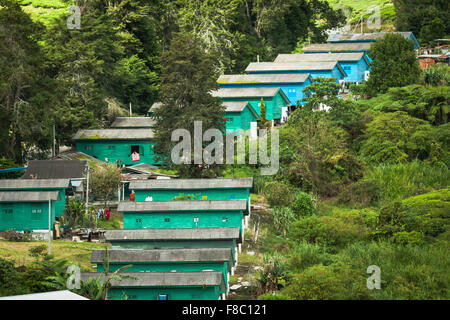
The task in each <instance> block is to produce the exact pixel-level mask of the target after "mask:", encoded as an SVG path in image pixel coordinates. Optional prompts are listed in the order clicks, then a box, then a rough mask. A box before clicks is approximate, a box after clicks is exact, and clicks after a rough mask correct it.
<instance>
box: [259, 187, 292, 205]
mask: <svg viewBox="0 0 450 320" xmlns="http://www.w3.org/2000/svg"><path fill="white" fill-rule="evenodd" d="M264 196H265V197H266V200H267V202H268V203H269V205H270V206H271V207H286V206H288V205H289V204H290V203H291V202H292V201H293V199H294V195H293V192H292V188H290V187H289V186H288V185H287V184H285V183H283V182H279V181H273V182H267V183H266V185H265V189H264Z"/></svg>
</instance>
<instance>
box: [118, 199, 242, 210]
mask: <svg viewBox="0 0 450 320" xmlns="http://www.w3.org/2000/svg"><path fill="white" fill-rule="evenodd" d="M246 209H247V200H181V201H126V202H119V206H118V208H117V211H119V212H162V211H237V210H242V211H244V210H246Z"/></svg>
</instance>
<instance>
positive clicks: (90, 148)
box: [84, 146, 92, 150]
mask: <svg viewBox="0 0 450 320" xmlns="http://www.w3.org/2000/svg"><path fill="white" fill-rule="evenodd" d="M84 149H85V150H92V146H85V147H84Z"/></svg>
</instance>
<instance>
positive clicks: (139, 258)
mask: <svg viewBox="0 0 450 320" xmlns="http://www.w3.org/2000/svg"><path fill="white" fill-rule="evenodd" d="M105 255H106V250H105V249H94V250H92V256H91V262H92V263H102V262H103V260H104V259H105ZM108 258H109V262H110V263H114V262H117V263H126V262H129V263H133V262H200V261H229V262H230V265H229V267H230V268H231V260H232V257H231V248H183V249H108Z"/></svg>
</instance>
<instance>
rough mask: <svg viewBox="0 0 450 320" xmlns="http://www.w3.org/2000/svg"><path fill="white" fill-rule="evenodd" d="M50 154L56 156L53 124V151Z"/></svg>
mask: <svg viewBox="0 0 450 320" xmlns="http://www.w3.org/2000/svg"><path fill="white" fill-rule="evenodd" d="M52 156H53V157H54V156H56V137H55V125H53V153H52Z"/></svg>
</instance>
